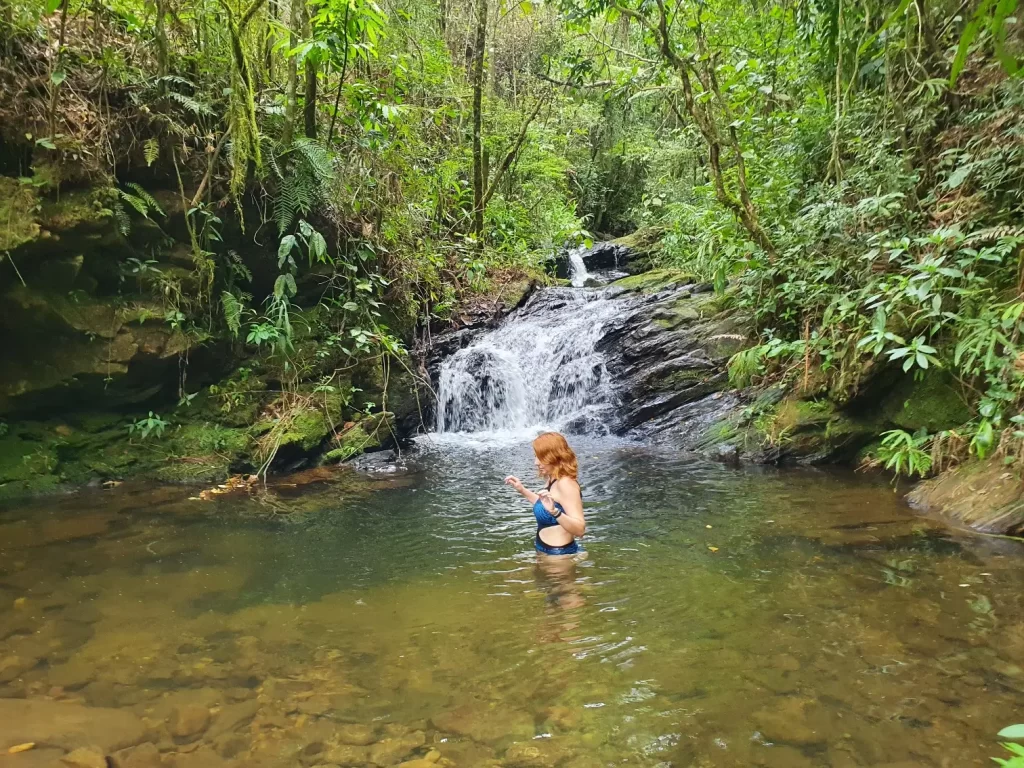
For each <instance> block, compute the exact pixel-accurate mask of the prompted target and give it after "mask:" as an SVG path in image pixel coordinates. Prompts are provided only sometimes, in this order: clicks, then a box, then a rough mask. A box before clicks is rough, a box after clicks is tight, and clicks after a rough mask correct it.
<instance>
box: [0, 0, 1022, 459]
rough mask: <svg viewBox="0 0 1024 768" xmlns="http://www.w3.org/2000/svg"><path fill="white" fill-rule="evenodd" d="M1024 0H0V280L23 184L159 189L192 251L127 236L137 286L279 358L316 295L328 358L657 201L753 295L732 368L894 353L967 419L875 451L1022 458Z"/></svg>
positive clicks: (728, 293)
mask: <svg viewBox="0 0 1024 768" xmlns="http://www.w3.org/2000/svg"><path fill="white" fill-rule="evenodd" d="M1018 10H1019V9H1018V8H1017V2H1016V0H963V2H958V1H953V2H948V1H946V2H929V1H928V0H898V1H897V0H856V1H854V0H746V1H744V2H723V1H722V0H702V1H700V2H693V1H692V0H686V1H685V2H683V1H673V0H578V1H576V0H561V2H555V3H542V2H538V1H537V0H519V2H512V1H511V0H506V1H505V2H499V1H498V0H476V1H475V2H466V1H463V0H438V1H437V2H434V1H433V0H431V1H429V2H423V1H422V0H381V2H379V3H378V2H373V1H372V0H310V1H309V2H302V1H301V0H291V2H289V1H288V0H237V1H236V0H152V1H151V2H150V1H146V2H142V1H141V0H45V1H44V0H0V54H2V60H0V61H2V63H0V79H2V82H3V87H4V91H5V93H6V96H7V98H5V99H4V103H3V105H2V106H0V124H2V128H0V132H2V135H0V173H2V174H3V176H4V177H6V178H7V179H8V180H10V181H11V184H10V185H9V187H6V188H5V189H7V190H8V191H9V194H7V195H6V197H7V198H8V202H7V203H6V208H7V210H6V211H4V213H5V214H6V215H5V218H6V220H7V221H6V229H5V230H4V231H2V232H0V253H6V259H5V263H4V264H3V265H0V266H2V267H3V269H4V273H3V279H4V280H5V281H7V280H24V275H23V274H22V273H21V272H20V271H19V269H18V267H19V265H18V263H17V260H16V259H15V258H14V257H13V254H16V252H17V248H18V247H19V246H20V245H21V244H22V243H23V242H25V241H26V240H27V239H28V238H29V237H30V236H31V233H30V232H29V231H27V230H26V229H25V228H24V227H19V225H18V217H19V216H21V215H23V209H22V208H19V207H18V206H19V203H18V200H21V199H23V197H24V195H27V194H29V193H31V194H34V195H37V196H46V195H50V196H53V195H59V194H60V190H67V189H73V188H82V187H89V188H95V189H103V190H106V191H107V197H106V198H104V199H103V200H104V201H103V203H102V205H103V207H104V210H106V211H108V212H109V215H110V216H112V217H114V218H115V219H116V221H117V222H118V226H119V227H120V229H121V231H122V233H123V234H124V236H125V237H129V236H137V235H133V233H138V232H139V231H140V230H145V228H147V227H149V226H150V225H151V224H153V225H155V226H157V228H158V229H159V228H161V227H162V228H163V229H161V232H163V233H164V234H166V232H164V230H167V231H168V232H169V231H170V230H171V229H173V228H174V225H173V224H172V223H171V222H172V220H173V221H175V222H179V223H180V227H179V229H180V230H181V231H180V232H179V233H178V235H179V236H180V237H179V239H181V240H183V241H185V242H187V243H188V244H189V247H188V251H189V262H190V266H189V274H188V275H187V276H181V278H180V279H172V277H171V275H170V274H163V273H162V276H161V279H159V280H154V281H143V280H142V276H144V273H145V272H146V268H147V267H146V265H147V264H149V263H154V264H155V263H156V260H151V259H147V258H145V257H140V256H138V255H136V256H133V257H126V259H125V262H124V264H123V265H122V266H123V271H124V273H125V274H127V275H129V276H130V278H132V279H128V280H125V281H122V282H123V283H124V285H126V286H127V287H128V288H129V289H130V288H132V287H133V285H134V287H136V288H138V289H140V290H141V289H143V283H144V282H145V283H146V285H147V286H149V287H148V288H146V290H149V291H150V292H153V293H154V294H155V295H156V296H157V297H158V298H159V300H160V301H161V302H163V304H164V309H165V310H166V312H167V313H168V317H170V318H172V320H171V322H178V323H179V324H181V325H182V326H183V327H188V328H191V329H195V331H196V333H197V334H202V333H207V334H208V333H218V334H230V335H231V336H233V337H236V338H237V339H238V341H239V343H240V344H244V345H246V346H247V347H248V348H250V349H255V350H257V351H259V352H260V353H261V354H264V353H265V354H266V355H268V356H271V357H273V356H275V355H276V356H277V357H276V359H278V360H279V361H284V362H283V363H282V364H283V365H284V366H285V367H286V368H287V367H288V366H292V367H293V368H294V367H301V363H300V361H299V360H298V359H297V357H296V352H295V344H294V343H293V341H294V337H295V334H296V330H295V327H294V319H295V318H296V316H297V314H298V313H299V312H300V309H301V307H306V306H308V305H309V303H310V301H309V296H310V295H314V294H315V301H314V302H313V303H314V304H317V305H319V306H320V307H323V308H324V309H325V312H326V316H327V317H328V318H329V319H328V320H326V321H324V322H325V323H326V325H327V326H328V332H327V334H326V339H327V341H326V342H325V344H326V346H327V347H331V346H332V345H333V347H334V348H336V349H337V350H339V351H338V354H339V355H341V356H342V358H344V359H351V360H353V361H358V360H359V359H362V358H365V357H380V356H384V357H387V356H390V355H400V354H401V350H402V349H404V347H405V346H407V345H408V344H410V343H411V340H412V338H413V337H414V336H415V334H416V333H417V331H415V330H411V329H416V328H420V329H423V328H429V325H430V322H431V320H446V319H448V318H450V317H451V316H452V314H453V313H455V312H457V311H459V309H460V307H462V306H464V304H465V303H466V302H467V301H470V300H471V299H472V297H473V296H478V295H481V294H486V293H488V292H491V293H493V292H495V291H500V290H501V286H502V285H504V284H505V283H507V282H508V281H509V280H511V279H515V278H519V277H522V276H524V275H527V276H529V275H540V274H541V273H542V272H543V270H545V269H546V268H549V266H550V264H551V260H552V259H553V258H554V257H555V255H556V254H557V252H558V251H559V250H560V249H562V248H564V247H567V246H573V245H577V244H579V243H583V242H588V241H591V240H593V239H595V238H603V237H612V236H622V235H627V234H630V233H632V232H634V231H636V230H640V231H642V232H644V233H647V234H648V235H649V237H646V241H647V242H651V241H653V240H656V241H657V245H656V247H654V248H653V252H652V254H651V259H653V261H654V262H655V263H658V264H660V265H663V266H672V267H676V268H679V269H682V270H686V271H687V272H689V273H691V274H693V275H694V276H695V277H696V278H697V279H700V280H705V281H708V282H711V283H713V284H714V286H715V288H716V289H717V290H718V291H719V292H720V293H722V294H723V295H724V297H725V299H726V301H727V302H728V303H729V304H730V306H732V307H733V309H734V311H736V312H739V313H743V314H744V315H746V316H748V317H749V321H750V325H751V328H752V339H753V342H754V343H753V345H752V346H751V347H750V348H749V349H747V350H746V351H744V352H741V353H739V354H738V355H737V356H736V357H735V358H734V359H733V361H732V363H731V365H730V375H731V377H732V380H733V383H734V384H736V385H737V386H746V385H748V384H751V383H765V382H768V381H780V380H781V381H785V382H787V383H788V384H789V385H790V386H791V387H793V388H795V389H796V390H797V391H799V392H800V393H801V394H802V395H803V396H805V397H809V398H813V397H828V398H831V399H833V400H835V401H836V402H839V403H844V402H847V401H849V400H850V399H851V398H854V397H856V395H857V393H858V392H859V391H860V389H861V387H862V385H863V383H864V381H865V380H866V379H868V378H870V377H874V376H878V375H880V374H879V372H880V371H896V372H900V373H905V374H906V375H910V376H916V377H918V378H921V377H924V376H926V375H939V374H941V375H942V376H944V377H947V378H948V379H949V380H950V381H952V382H953V383H954V384H955V386H956V387H957V389H958V391H959V392H960V393H961V395H962V399H963V403H964V407H965V409H966V410H965V412H964V413H963V417H962V419H961V421H962V424H960V426H958V427H957V428H956V429H943V430H934V431H931V432H929V431H928V430H919V431H916V432H913V433H910V432H904V431H902V430H896V431H893V432H890V433H888V434H887V436H886V438H885V441H884V442H883V444H882V446H881V447H880V453H879V455H880V456H881V458H882V459H883V460H884V461H886V462H888V463H889V465H890V466H891V467H892V468H895V469H897V470H899V471H904V472H908V473H918V474H924V473H926V472H928V471H931V470H932V469H938V468H940V467H941V464H942V463H943V462H944V461H948V460H950V459H951V458H955V457H962V456H966V455H967V454H972V453H973V454H975V455H977V456H981V457H985V456H990V455H992V454H998V455H1000V456H1003V457H1006V458H1007V459H1008V460H1015V459H1017V458H1019V457H1020V456H1022V455H1024V451H1022V445H1024V443H1022V438H1024V431H1022V429H1024V426H1022V422H1024V417H1022V416H1021V415H1020V412H1021V403H1022V399H1024V349H1022V346H1021V344H1022V341H1021V333H1022V331H1024V270H1022V266H1021V265H1022V262H1021V254H1022V244H1024V218H1022V211H1024V199H1022V198H1024V121H1022V119H1021V117H1022V110H1024V88H1022V81H1021V78H1020V76H1019V68H1020V62H1021V55H1022V53H1024V51H1022V33H1021V29H1022V23H1021V20H1020V19H1019V18H1018V16H1017V15H1016V14H1017V13H1018ZM24 200H25V201H26V202H25V203H24V205H25V206H28V207H31V205H32V204H33V203H32V199H30V198H28V197H24ZM165 244H166V243H165V241H163V240H161V239H160V238H157V239H155V240H151V241H147V244H146V247H147V248H152V249H159V248H161V247H164V245H165ZM254 254H258V256H254ZM132 259H134V261H133V262H132V261H131V260H132ZM310 286H312V287H310ZM119 290H120V289H119Z"/></svg>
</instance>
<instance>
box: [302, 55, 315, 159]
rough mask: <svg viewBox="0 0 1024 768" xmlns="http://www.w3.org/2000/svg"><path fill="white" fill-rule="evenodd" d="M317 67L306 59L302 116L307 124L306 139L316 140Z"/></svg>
mask: <svg viewBox="0 0 1024 768" xmlns="http://www.w3.org/2000/svg"><path fill="white" fill-rule="evenodd" d="M316 73H317V65H316V63H315V62H313V61H310V59H309V58H308V57H307V58H306V103H305V105H304V106H303V109H302V116H303V119H304V122H305V124H306V138H307V139H315V138H316V91H317V87H316V86H317V80H316Z"/></svg>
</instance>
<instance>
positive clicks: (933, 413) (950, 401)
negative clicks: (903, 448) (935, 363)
mask: <svg viewBox="0 0 1024 768" xmlns="http://www.w3.org/2000/svg"><path fill="white" fill-rule="evenodd" d="M880 410H881V415H882V417H883V418H884V419H885V420H886V421H888V422H890V423H891V424H894V425H896V426H897V427H899V428H900V429H904V430H906V431H907V432H916V431H917V430H919V429H924V430H926V431H928V432H931V433H935V432H940V431H941V430H944V429H952V428H953V427H958V426H960V425H961V424H965V423H966V422H968V421H970V420H971V419H972V418H974V414H972V413H971V409H970V408H968V406H967V403H966V402H965V401H964V398H963V397H962V396H961V395H960V393H959V391H958V390H957V387H956V380H955V379H954V378H953V377H952V376H951V375H950V374H949V373H947V372H946V371H938V370H930V371H928V372H927V373H926V374H925V375H924V378H922V379H921V380H917V379H915V378H914V377H913V376H912V375H910V374H906V375H904V376H903V377H902V378H901V379H900V380H899V381H898V383H897V384H896V386H895V387H894V388H893V389H892V391H891V392H890V394H889V395H888V396H887V397H886V398H885V399H884V400H883V402H882V406H881V409H880Z"/></svg>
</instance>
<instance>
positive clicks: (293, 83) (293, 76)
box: [281, 0, 303, 147]
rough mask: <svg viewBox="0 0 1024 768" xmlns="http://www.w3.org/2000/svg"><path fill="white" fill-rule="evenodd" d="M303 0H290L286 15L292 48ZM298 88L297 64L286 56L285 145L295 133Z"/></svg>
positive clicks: (289, 46) (289, 142) (283, 139)
mask: <svg viewBox="0 0 1024 768" xmlns="http://www.w3.org/2000/svg"><path fill="white" fill-rule="evenodd" d="M302 2H303V0H291V10H290V12H289V17H288V48H289V50H291V49H294V48H295V47H296V46H297V45H298V44H299V41H298V35H297V34H296V32H297V31H298V28H299V24H300V23H301V16H300V15H299V9H300V7H301V4H302ZM298 90H299V65H298V62H296V61H295V57H294V56H288V88H287V90H286V91H285V96H284V130H283V131H282V132H281V143H282V144H284V145H285V146H286V147H287V146H288V145H289V144H291V143H292V137H293V136H294V135H295V108H296V104H297V101H298Z"/></svg>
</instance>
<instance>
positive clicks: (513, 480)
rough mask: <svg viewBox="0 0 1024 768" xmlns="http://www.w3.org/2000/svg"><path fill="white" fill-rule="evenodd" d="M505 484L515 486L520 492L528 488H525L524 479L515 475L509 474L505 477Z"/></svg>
mask: <svg viewBox="0 0 1024 768" xmlns="http://www.w3.org/2000/svg"><path fill="white" fill-rule="evenodd" d="M505 485H511V486H512V487H513V488H515V489H516V490H517V491H519V492H520V493H522V492H523V491H524V490H526V489H525V488H524V487H523V482H522V480H520V479H519V478H518V477H516V476H515V475H509V476H508V477H506V478H505Z"/></svg>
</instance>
